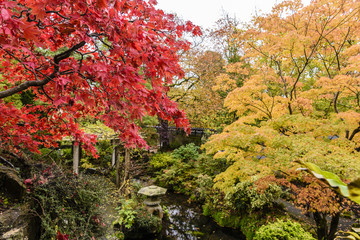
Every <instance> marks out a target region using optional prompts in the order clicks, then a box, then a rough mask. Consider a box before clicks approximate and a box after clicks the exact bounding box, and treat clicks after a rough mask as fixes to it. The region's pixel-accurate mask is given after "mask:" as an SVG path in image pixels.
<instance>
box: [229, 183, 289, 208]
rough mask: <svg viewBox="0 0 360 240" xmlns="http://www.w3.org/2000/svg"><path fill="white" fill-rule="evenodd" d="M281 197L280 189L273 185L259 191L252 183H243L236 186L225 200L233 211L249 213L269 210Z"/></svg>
mask: <svg viewBox="0 0 360 240" xmlns="http://www.w3.org/2000/svg"><path fill="white" fill-rule="evenodd" d="M281 195H282V189H281V187H279V186H277V185H275V184H270V185H268V187H267V188H266V189H264V190H261V191H260V190H258V189H257V187H256V185H255V184H254V182H252V181H243V182H240V183H238V184H236V186H235V187H234V189H233V191H232V192H229V193H228V194H227V195H226V197H225V200H226V201H228V202H229V203H231V205H232V206H233V208H234V209H236V210H241V211H242V212H249V213H251V212H253V211H258V210H262V211H264V210H269V209H270V208H271V207H273V205H274V203H275V200H277V199H279V198H280V196H281Z"/></svg>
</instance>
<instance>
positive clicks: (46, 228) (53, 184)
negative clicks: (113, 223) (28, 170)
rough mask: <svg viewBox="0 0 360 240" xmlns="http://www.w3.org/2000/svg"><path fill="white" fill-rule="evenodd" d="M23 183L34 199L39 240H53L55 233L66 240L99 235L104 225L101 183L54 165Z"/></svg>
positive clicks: (104, 189) (102, 188)
mask: <svg viewBox="0 0 360 240" xmlns="http://www.w3.org/2000/svg"><path fill="white" fill-rule="evenodd" d="M25 183H26V185H27V187H28V189H29V191H30V194H29V197H30V199H32V200H34V204H35V209H36V211H37V213H35V214H36V215H38V216H40V218H41V239H53V238H55V236H56V234H57V230H59V231H60V232H61V233H63V234H67V235H69V237H70V239H75V238H76V239H91V238H92V237H99V236H102V235H103V233H104V230H105V228H104V227H105V224H104V223H103V220H102V217H101V211H100V208H99V206H100V204H101V202H102V199H103V198H104V194H105V191H106V187H105V183H103V182H100V181H99V179H93V178H92V177H86V178H81V177H78V176H76V175H74V174H73V173H70V172H68V173H64V172H62V171H61V170H60V169H58V168H57V167H55V166H51V167H48V168H46V169H43V170H40V171H39V172H37V173H34V177H33V178H31V179H26V180H25Z"/></svg>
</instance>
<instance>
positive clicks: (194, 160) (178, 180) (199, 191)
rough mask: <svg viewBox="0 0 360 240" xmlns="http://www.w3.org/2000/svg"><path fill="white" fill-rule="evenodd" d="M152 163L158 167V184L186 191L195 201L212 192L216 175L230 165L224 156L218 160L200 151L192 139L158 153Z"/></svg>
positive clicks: (181, 191) (178, 190)
mask: <svg viewBox="0 0 360 240" xmlns="http://www.w3.org/2000/svg"><path fill="white" fill-rule="evenodd" d="M150 164H151V165H152V166H153V167H154V168H155V169H156V170H158V172H157V173H156V180H157V182H158V183H159V185H162V186H164V187H167V188H169V189H173V190H174V191H176V192H179V193H183V194H187V195H189V196H190V197H191V199H192V200H195V201H201V200H204V199H205V198H206V196H207V195H208V194H210V191H211V188H212V186H213V179H214V176H215V175H216V174H217V173H219V172H221V171H224V170H225V169H226V167H227V166H226V162H225V161H224V159H222V160H218V159H216V160H215V159H213V158H211V157H209V156H207V155H205V154H202V153H200V148H199V147H198V146H196V145H195V144H193V143H191V144H188V145H185V146H181V147H180V148H178V149H175V150H174V151H173V152H172V153H158V154H156V155H155V156H153V158H152V160H151V161H150Z"/></svg>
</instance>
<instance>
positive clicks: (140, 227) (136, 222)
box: [113, 198, 161, 236]
mask: <svg viewBox="0 0 360 240" xmlns="http://www.w3.org/2000/svg"><path fill="white" fill-rule="evenodd" d="M120 204H121V205H120V207H118V208H116V209H117V211H118V214H117V216H116V219H115V220H114V221H113V225H114V226H115V227H116V226H120V229H121V230H122V232H123V233H124V234H125V236H127V235H135V236H141V234H146V233H155V232H159V231H160V230H161V220H160V219H159V218H158V217H156V216H154V215H152V214H150V213H149V212H148V211H147V210H146V209H145V207H144V205H143V204H141V203H139V202H138V201H137V200H136V199H135V198H133V199H128V200H125V199H122V200H121V201H120ZM138 234H139V235H138Z"/></svg>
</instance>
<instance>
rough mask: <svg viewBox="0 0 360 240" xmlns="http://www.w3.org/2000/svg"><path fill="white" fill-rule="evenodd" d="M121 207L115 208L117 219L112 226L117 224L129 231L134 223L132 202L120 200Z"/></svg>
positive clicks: (134, 212) (134, 213) (134, 214)
mask: <svg viewBox="0 0 360 240" xmlns="http://www.w3.org/2000/svg"><path fill="white" fill-rule="evenodd" d="M120 203H121V206H120V207H117V208H116V210H117V211H118V212H117V218H116V219H115V220H114V221H113V225H116V224H119V225H120V226H124V227H125V228H127V229H130V228H131V227H132V226H133V224H134V222H135V216H136V211H135V210H134V204H135V202H134V200H131V199H130V200H124V199H122V200H121V202H120Z"/></svg>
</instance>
